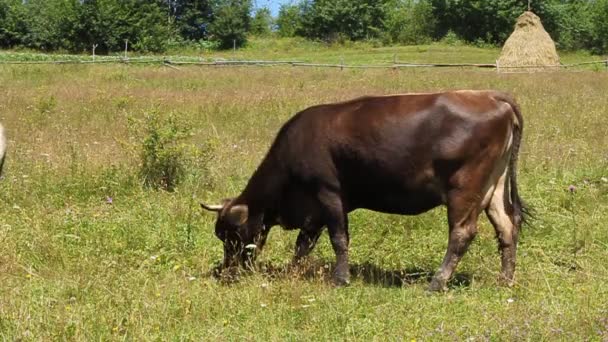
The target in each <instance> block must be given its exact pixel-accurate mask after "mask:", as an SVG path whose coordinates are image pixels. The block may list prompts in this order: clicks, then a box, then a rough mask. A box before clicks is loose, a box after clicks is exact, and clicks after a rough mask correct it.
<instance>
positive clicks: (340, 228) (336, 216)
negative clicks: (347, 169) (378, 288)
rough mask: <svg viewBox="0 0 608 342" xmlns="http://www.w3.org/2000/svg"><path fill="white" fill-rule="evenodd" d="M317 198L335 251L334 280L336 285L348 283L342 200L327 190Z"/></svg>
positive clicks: (347, 241) (347, 240)
mask: <svg viewBox="0 0 608 342" xmlns="http://www.w3.org/2000/svg"><path fill="white" fill-rule="evenodd" d="M319 200H320V202H321V203H322V205H323V210H324V216H325V218H326V223H327V230H328V232H329V238H330V240H331V246H332V247H333V249H334V252H335V253H336V268H335V270H334V282H335V284H336V285H338V286H343V285H348V284H350V272H349V269H348V244H349V237H348V218H347V216H346V213H345V211H344V209H343V207H342V200H341V199H340V196H339V195H338V194H336V193H334V192H329V191H322V192H320V194H319Z"/></svg>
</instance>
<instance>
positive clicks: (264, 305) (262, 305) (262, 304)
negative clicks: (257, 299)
mask: <svg viewBox="0 0 608 342" xmlns="http://www.w3.org/2000/svg"><path fill="white" fill-rule="evenodd" d="M260 306H261V307H263V308H265V307H267V306H268V304H265V303H261V304H260Z"/></svg>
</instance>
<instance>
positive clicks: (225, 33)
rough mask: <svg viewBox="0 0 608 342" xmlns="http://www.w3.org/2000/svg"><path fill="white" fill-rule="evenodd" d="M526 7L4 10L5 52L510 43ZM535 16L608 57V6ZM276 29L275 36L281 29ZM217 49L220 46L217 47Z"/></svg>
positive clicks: (586, 2)
mask: <svg viewBox="0 0 608 342" xmlns="http://www.w3.org/2000/svg"><path fill="white" fill-rule="evenodd" d="M527 6H528V1H527V0H469V1H461V0H297V1H294V2H292V3H290V4H288V5H284V6H282V7H281V9H280V11H279V14H278V16H277V18H273V17H272V15H271V13H270V10H269V9H268V8H257V9H255V10H254V8H253V3H252V1H251V0H149V1H144V0H28V1H22V0H0V48H13V47H27V48H33V49H37V50H43V51H54V50H67V51H72V52H83V51H88V50H90V49H91V48H92V46H93V45H94V44H97V45H98V50H97V51H98V52H100V53H104V52H111V51H121V50H122V49H124V46H125V41H127V40H128V41H129V46H130V47H131V48H132V49H134V50H137V51H141V52H161V51H165V50H166V49H167V47H168V46H171V47H174V46H180V45H182V44H189V43H190V42H195V43H196V42H200V41H204V42H207V43H205V44H206V45H208V46H219V47H220V48H232V47H233V46H235V45H236V47H240V46H243V45H244V44H245V43H246V42H247V37H248V36H250V35H255V36H269V35H271V34H273V33H275V32H276V34H277V35H279V36H281V37H295V36H299V37H304V38H307V39H311V40H318V41H325V42H344V41H357V40H371V41H374V42H382V43H384V44H421V43H427V42H430V41H437V40H441V39H443V38H444V37H445V36H446V35H447V34H448V33H450V36H449V37H450V39H452V38H454V37H456V38H457V39H459V40H462V41H465V42H468V43H473V44H477V45H487V44H491V45H499V44H502V43H504V41H505V40H506V39H507V37H508V36H509V34H510V33H511V32H512V30H513V26H514V23H515V20H516V19H517V17H518V16H519V15H520V14H521V13H522V12H523V11H524V10H526V8H527ZM531 6H532V11H534V12H535V13H536V14H538V15H539V16H540V17H541V20H542V22H543V25H544V26H545V29H546V30H547V31H548V32H549V34H550V35H551V37H552V38H553V39H554V40H555V41H556V43H557V46H558V48H560V49H562V50H579V49H585V50H590V51H593V52H595V53H599V54H601V53H606V52H607V51H608V21H607V20H606V18H608V0H538V1H532V3H531ZM275 24H276V26H275ZM209 42H211V44H209Z"/></svg>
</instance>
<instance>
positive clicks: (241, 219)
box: [226, 204, 249, 226]
mask: <svg viewBox="0 0 608 342" xmlns="http://www.w3.org/2000/svg"><path fill="white" fill-rule="evenodd" d="M247 218H249V208H248V207H247V205H245V204H237V205H233V206H232V207H230V208H229V209H228V211H227V212H226V220H228V222H230V224H232V225H234V226H240V225H242V224H245V223H246V222H247Z"/></svg>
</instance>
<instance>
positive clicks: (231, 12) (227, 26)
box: [209, 0, 251, 49]
mask: <svg viewBox="0 0 608 342" xmlns="http://www.w3.org/2000/svg"><path fill="white" fill-rule="evenodd" d="M250 12H251V0H221V1H217V2H216V3H215V5H214V7H213V21H212V23H211V24H210V25H209V33H210V36H211V38H212V39H213V40H216V41H218V42H219V45H220V48H222V49H229V48H232V46H233V44H235V45H236V47H240V46H243V45H244V44H245V43H246V42H247V33H248V32H249V28H250V21H251V17H250V16H249V13H250Z"/></svg>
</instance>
